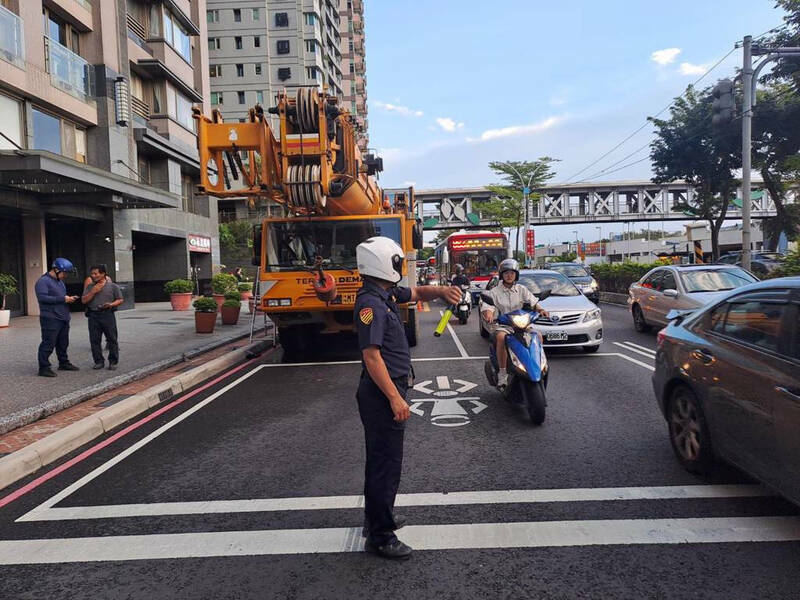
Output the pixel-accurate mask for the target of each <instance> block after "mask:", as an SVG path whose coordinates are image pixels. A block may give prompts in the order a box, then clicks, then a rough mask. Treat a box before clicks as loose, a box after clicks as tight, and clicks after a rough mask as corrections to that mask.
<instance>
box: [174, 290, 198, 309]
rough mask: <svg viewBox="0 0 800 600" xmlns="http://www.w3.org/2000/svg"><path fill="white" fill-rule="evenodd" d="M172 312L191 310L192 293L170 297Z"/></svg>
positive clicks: (176, 294)
mask: <svg viewBox="0 0 800 600" xmlns="http://www.w3.org/2000/svg"><path fill="white" fill-rule="evenodd" d="M169 302H170V304H172V310H189V307H190V306H191V305H192V292H186V293H175V294H170V295H169Z"/></svg>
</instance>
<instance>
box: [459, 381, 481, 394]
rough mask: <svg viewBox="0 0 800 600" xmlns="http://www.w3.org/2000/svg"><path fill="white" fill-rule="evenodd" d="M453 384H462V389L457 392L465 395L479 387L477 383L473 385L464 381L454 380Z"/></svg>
mask: <svg viewBox="0 0 800 600" xmlns="http://www.w3.org/2000/svg"><path fill="white" fill-rule="evenodd" d="M453 383H460V384H461V387H460V388H458V390H456V391H457V392H458V393H459V394H463V393H464V392H468V391H469V390H471V389H472V388H475V387H478V384H477V383H472V382H471V381H464V380H463V379H453Z"/></svg>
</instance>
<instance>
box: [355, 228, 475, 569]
mask: <svg viewBox="0 0 800 600" xmlns="http://www.w3.org/2000/svg"><path fill="white" fill-rule="evenodd" d="M356 260H357V262H358V271H359V274H360V275H361V276H362V278H363V279H364V283H363V285H362V287H361V289H360V290H359V292H358V295H357V297H356V303H355V308H354V312H353V319H354V322H355V324H356V327H357V329H358V345H359V348H360V349H361V354H362V360H363V370H362V372H361V379H360V381H359V384H358V391H357V392H356V399H357V400H358V412H359V415H360V416H361V423H362V424H363V425H364V439H365V442H366V449H367V463H366V468H365V473H364V532H363V533H364V535H365V536H366V538H367V540H366V544H365V549H366V550H367V551H368V552H373V553H375V554H377V555H379V556H382V557H384V558H390V559H401V560H402V559H407V558H408V557H409V556H410V555H411V548H410V547H408V546H407V545H406V544H404V543H403V542H401V541H400V540H398V539H397V536H396V535H395V534H394V531H395V530H396V529H399V528H400V527H402V526H403V525H404V519H402V518H401V517H399V516H395V515H394V499H395V496H396V495H397V488H398V487H399V485H400V474H401V471H402V467H403V434H404V431H405V421H406V420H407V419H408V417H409V416H410V411H409V407H408V403H407V402H406V394H407V393H408V388H409V385H410V383H411V382H410V380H411V354H410V351H409V347H408V340H407V338H406V333H405V327H404V325H403V321H402V319H401V318H400V316H399V314H398V311H397V305H396V302H400V303H401V304H404V303H407V302H417V301H419V300H422V301H431V300H435V299H436V298H443V299H444V300H445V301H446V302H448V303H450V304H455V303H456V302H458V301H459V300H460V298H461V291H460V290H459V289H458V288H454V287H434V286H423V287H415V288H406V287H397V284H398V283H400V280H401V279H402V277H403V260H404V256H403V249H402V248H401V247H400V246H399V245H398V244H397V243H396V242H394V241H393V240H391V239H389V238H386V237H372V238H369V239H368V240H366V241H365V242H362V243H361V244H359V245H358V247H357V248H356Z"/></svg>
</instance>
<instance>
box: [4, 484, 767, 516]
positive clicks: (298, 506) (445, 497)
mask: <svg viewBox="0 0 800 600" xmlns="http://www.w3.org/2000/svg"><path fill="white" fill-rule="evenodd" d="M771 495H772V494H771V493H770V492H769V491H768V490H767V489H766V488H764V487H762V486H760V485H687V486H657V487H617V488H569V489H561V490H558V489H555V490H554V489H549V490H548V489H542V490H494V491H480V492H449V493H417V494H398V495H397V500H396V502H395V505H396V506H456V505H463V504H534V503H536V504H538V503H545V502H603V501H622V500H676V499H682V500H688V499H709V498H755V497H762V496H771ZM362 506H363V496H360V495H359V496H308V497H299V498H269V499H260V500H259V499H256V500H211V501H202V502H161V503H154V504H117V505H102V506H68V507H55V508H42V509H40V508H36V509H34V510H32V511H31V512H29V513H27V514H25V515H23V516H22V517H20V518H19V519H17V521H66V520H78V519H114V518H130V517H155V516H166V515H203V514H220V513H245V512H272V511H293V510H328V509H348V508H359V507H362Z"/></svg>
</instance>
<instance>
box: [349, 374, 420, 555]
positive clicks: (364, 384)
mask: <svg viewBox="0 0 800 600" xmlns="http://www.w3.org/2000/svg"><path fill="white" fill-rule="evenodd" d="M392 381H393V382H394V384H395V386H397V389H398V391H399V392H400V395H401V396H403V397H404V398H405V397H406V392H407V390H408V376H404V377H402V378H394V379H392ZM356 399H357V400H358V413H359V415H360V416H361V423H362V424H363V425H364V439H365V441H366V446H367V463H366V467H365V469H364V524H365V527H366V528H367V531H368V532H369V533H368V538H369V541H370V542H372V543H374V544H375V545H377V546H383V545H385V544H388V543H390V542H392V541H394V540H395V539H396V536H395V534H394V530H395V528H396V526H395V522H394V499H395V496H397V488H398V487H399V486H400V475H401V472H402V470H403V436H404V434H405V428H406V426H405V423H399V422H397V421H395V420H394V413H393V412H392V408H391V406H390V405H389V399H388V398H387V397H386V396H385V395H384V393H383V392H382V391H381V390H380V388H379V387H378V386H377V385H376V384H375V382H373V381H372V379H371V378H370V376H369V375H368V374H367V373H366V372H364V373H363V374H362V375H361V381H360V382H359V384H358V391H357V392H356Z"/></svg>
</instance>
